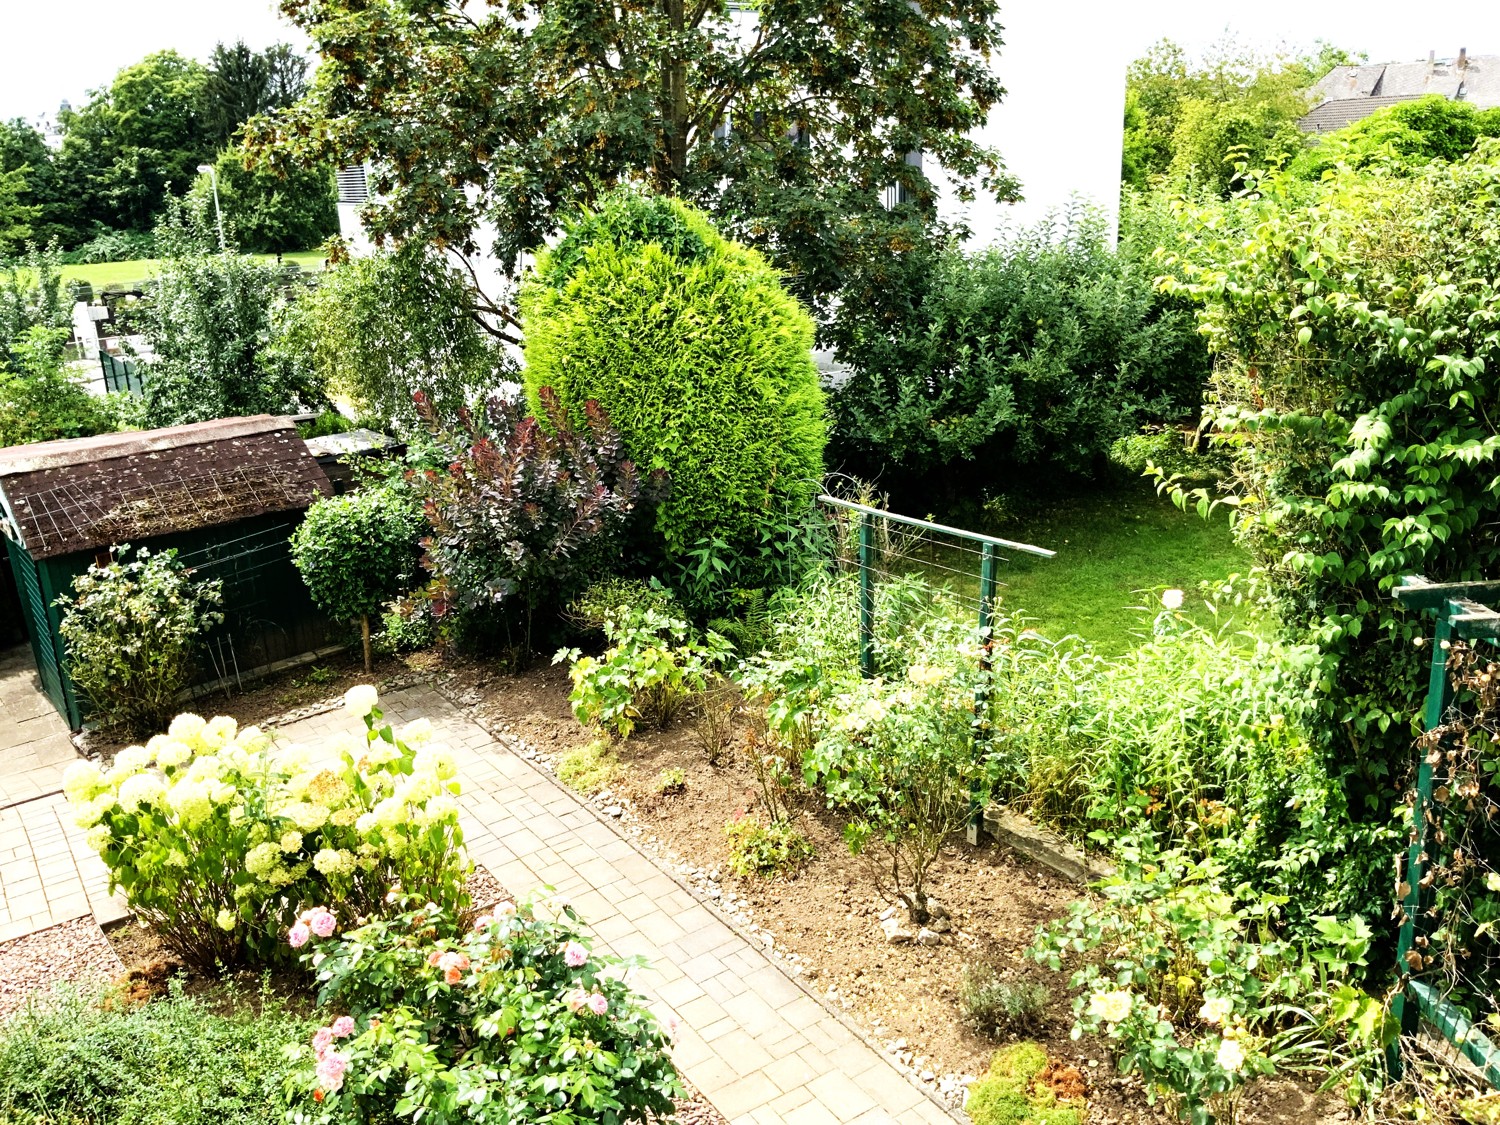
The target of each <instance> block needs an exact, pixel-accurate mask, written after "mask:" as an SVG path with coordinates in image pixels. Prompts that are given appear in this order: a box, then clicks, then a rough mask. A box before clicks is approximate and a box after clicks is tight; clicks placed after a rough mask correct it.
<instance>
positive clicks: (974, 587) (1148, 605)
mask: <svg viewBox="0 0 1500 1125" xmlns="http://www.w3.org/2000/svg"><path fill="white" fill-rule="evenodd" d="M989 530H992V531H993V532H994V533H995V534H997V535H1000V536H1002V537H1004V538H1006V539H1010V540H1013V541H1017V542H1022V543H1031V544H1034V545H1036V546H1038V547H1047V548H1049V549H1051V550H1053V551H1056V552H1057V556H1056V557H1055V558H1051V559H1045V558H1037V557H1035V556H1032V555H1024V554H1020V553H1017V552H1012V553H1009V554H1005V555H1003V557H1004V558H1005V560H1006V561H1005V562H1004V563H1002V564H1001V566H1000V573H999V579H1000V582H1001V600H1002V603H1003V605H1004V607H1005V608H1006V609H1008V610H1010V611H1012V612H1018V613H1021V614H1023V615H1024V616H1025V617H1027V618H1028V619H1029V624H1030V625H1031V626H1032V627H1033V628H1035V629H1037V630H1038V631H1039V632H1041V633H1042V634H1043V635H1045V636H1048V637H1053V638H1057V637H1062V636H1066V635H1067V634H1070V633H1072V634H1076V635H1078V636H1080V637H1083V638H1084V639H1086V640H1088V641H1090V642H1092V644H1093V645H1094V647H1095V648H1096V649H1098V650H1099V651H1101V652H1104V653H1108V654H1119V653H1122V652H1125V651H1128V650H1129V649H1131V648H1133V647H1135V645H1137V644H1138V643H1139V642H1140V639H1141V638H1142V636H1144V635H1145V634H1147V633H1148V632H1149V631H1150V628H1151V622H1152V620H1153V619H1154V617H1155V616H1156V614H1157V612H1159V610H1160V608H1161V605H1160V597H1161V593H1162V591H1163V590H1166V589H1170V588H1173V587H1175V588H1177V589H1181V590H1184V591H1186V593H1187V604H1186V606H1185V609H1186V610H1187V611H1188V612H1189V614H1190V615H1191V616H1192V617H1193V619H1194V620H1197V621H1199V622H1201V623H1203V624H1205V625H1212V624H1213V622H1214V618H1213V616H1212V614H1211V613H1210V612H1209V611H1208V609H1207V608H1206V607H1205V605H1204V602H1203V599H1202V597H1200V596H1198V592H1197V588H1198V584H1199V583H1200V582H1204V581H1213V580H1221V579H1223V578H1225V577H1227V576H1228V575H1230V574H1236V573H1237V574H1244V573H1246V572H1247V571H1248V570H1249V569H1250V566H1251V560H1250V556H1249V554H1248V553H1246V552H1245V551H1244V550H1243V549H1242V548H1240V547H1239V546H1237V545H1236V544H1235V543H1234V541H1233V539H1232V538H1231V536H1230V532H1229V526H1228V523H1227V522H1226V520H1225V518H1224V516H1223V515H1218V516H1216V517H1215V518H1214V520H1213V521H1212V522H1209V521H1206V520H1203V519H1200V518H1199V517H1198V516H1197V514H1196V513H1185V512H1181V511H1179V510H1178V509H1177V508H1175V507H1174V506H1173V505H1172V503H1171V502H1170V501H1169V500H1166V499H1163V498H1161V497H1158V496H1157V495H1156V491H1155V488H1154V487H1153V485H1152V484H1151V482H1149V481H1146V480H1139V479H1130V478H1127V479H1124V480H1117V481H1111V482H1109V483H1107V484H1103V485H1101V486H1100V487H1099V488H1097V489H1095V490H1093V491H1090V492H1087V493H1083V494H1080V495H1076V496H1067V497H1060V498H1052V499H1048V500H1046V501H1040V500H1039V501H1034V502H1031V501H1028V502H1027V503H1026V505H1025V506H1024V507H1023V508H1022V509H1021V510H1020V511H1018V513H1017V514H1016V515H1014V516H1011V517H1009V518H1007V519H1006V520H1005V521H1004V522H1003V524H1001V525H1000V526H997V527H995V528H992V529H989ZM919 561H921V560H920V559H919ZM937 561H938V563H939V565H940V566H942V565H944V564H946V565H947V566H952V567H953V568H954V569H964V570H970V571H972V569H973V560H972V558H971V557H970V556H967V555H960V554H959V553H958V552H956V551H955V552H953V553H952V554H951V556H949V557H947V558H944V557H942V556H939V558H938V560H937ZM944 577H947V578H949V579H950V580H951V581H952V582H953V583H954V586H955V588H956V589H958V590H959V591H961V592H962V593H963V594H965V595H967V596H970V597H972V596H974V595H975V594H977V591H978V579H977V577H976V578H971V579H968V580H967V581H966V580H964V579H960V578H954V577H953V576H952V574H951V573H949V574H945V575H944ZM1221 621H1222V618H1221ZM1238 624H1239V625H1240V626H1242V627H1248V626H1249V625H1252V624H1254V622H1253V621H1250V620H1249V619H1243V618H1242V620H1241V621H1239V622H1238Z"/></svg>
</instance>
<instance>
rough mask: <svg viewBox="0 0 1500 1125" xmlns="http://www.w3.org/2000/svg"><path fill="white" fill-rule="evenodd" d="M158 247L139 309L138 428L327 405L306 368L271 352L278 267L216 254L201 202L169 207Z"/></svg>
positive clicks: (208, 214) (278, 288) (210, 225)
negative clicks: (145, 350) (144, 348)
mask: <svg viewBox="0 0 1500 1125" xmlns="http://www.w3.org/2000/svg"><path fill="white" fill-rule="evenodd" d="M155 238H156V249H157V252H158V253H159V254H160V255H161V260H160V261H159V262H158V263H157V265H156V271H155V274H154V276H153V278H152V282H151V291H150V294H149V295H148V297H147V299H146V300H144V301H142V302H141V303H140V306H139V316H140V330H141V334H142V335H143V336H145V338H146V342H147V344H149V345H150V348H151V356H150V358H149V359H145V360H143V361H142V378H143V380H144V383H145V395H144V398H143V400H142V404H141V408H142V419H141V420H142V423H143V424H144V425H146V426H151V427H154V426H177V425H183V424H185V423H188V422H206V421H209V420H210V419H214V418H239V417H244V416H247V415H252V414H287V413H297V412H299V411H300V409H301V408H302V407H304V406H319V405H321V404H322V403H323V402H324V401H325V397H326V396H325V394H324V392H323V388H322V386H321V385H320V383H319V381H318V380H317V379H316V378H315V377H314V375H313V373H312V372H311V371H309V370H308V368H307V366H306V365H305V364H304V363H302V362H300V361H298V360H297V359H296V357H294V356H291V355H289V354H287V353H285V352H281V351H277V350H276V349H274V348H272V347H270V340H271V327H272V322H273V319H274V317H275V316H276V315H277V311H276V310H277V308H278V306H279V305H281V304H283V303H284V301H285V297H284V295H283V294H282V293H281V274H280V272H279V271H278V270H277V269H276V267H275V266H270V265H265V264H263V263H262V262H260V261H257V260H256V259H254V258H250V257H246V256H245V255H242V254H237V253H232V252H231V253H222V252H220V249H219V242H218V236H217V234H216V232H215V229H214V225H213V220H212V218H211V211H205V209H204V208H203V206H202V201H201V200H199V201H198V202H197V204H196V205H195V204H194V203H192V202H180V201H177V200H173V201H171V202H170V203H169V204H168V209H167V214H166V216H165V217H164V218H163V219H162V221H161V222H160V223H159V224H158V226H157V228H156V235H155Z"/></svg>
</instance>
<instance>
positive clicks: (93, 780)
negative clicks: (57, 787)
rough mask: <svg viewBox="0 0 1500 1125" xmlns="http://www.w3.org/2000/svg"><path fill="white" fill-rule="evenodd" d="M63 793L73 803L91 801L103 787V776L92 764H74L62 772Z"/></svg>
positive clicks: (80, 762)
mask: <svg viewBox="0 0 1500 1125" xmlns="http://www.w3.org/2000/svg"><path fill="white" fill-rule="evenodd" d="M62 784H63V792H64V793H66V794H67V795H68V800H70V801H73V802H74V803H79V802H82V801H88V800H92V799H93V797H94V795H95V794H96V793H98V792H99V790H100V788H101V787H102V786H103V785H104V774H103V773H101V772H100V770H99V767H98V766H96V765H95V764H94V763H93V762H82V761H79V762H74V763H73V764H72V765H70V766H69V767H68V768H67V769H66V770H64V771H63V779H62Z"/></svg>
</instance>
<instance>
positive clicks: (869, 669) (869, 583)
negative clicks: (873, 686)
mask: <svg viewBox="0 0 1500 1125" xmlns="http://www.w3.org/2000/svg"><path fill="white" fill-rule="evenodd" d="M874 571H875V517H874V516H873V515H871V514H870V513H869V512H865V513H863V514H862V515H861V516H860V521H859V670H860V672H862V673H863V674H864V675H866V676H873V675H874V674H875V574H874Z"/></svg>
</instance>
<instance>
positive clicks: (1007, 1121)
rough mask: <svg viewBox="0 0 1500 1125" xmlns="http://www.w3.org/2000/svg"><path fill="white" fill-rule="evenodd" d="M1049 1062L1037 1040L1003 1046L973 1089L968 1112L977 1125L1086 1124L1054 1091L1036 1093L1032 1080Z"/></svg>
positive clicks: (1076, 1111) (965, 1110)
mask: <svg viewBox="0 0 1500 1125" xmlns="http://www.w3.org/2000/svg"><path fill="white" fill-rule="evenodd" d="M1046 1065H1047V1052H1046V1051H1044V1050H1043V1049H1042V1048H1041V1047H1039V1046H1037V1044H1035V1043H1014V1044H1012V1045H1011V1046H1009V1047H1002V1048H1001V1049H1000V1050H998V1051H996V1052H995V1057H994V1058H993V1059H991V1060H990V1069H989V1071H988V1073H986V1074H985V1076H984V1077H983V1078H981V1079H980V1080H979V1081H978V1082H976V1083H974V1085H973V1086H971V1087H970V1088H969V1100H968V1101H967V1102H965V1103H964V1112H965V1113H967V1114H968V1115H969V1119H970V1120H971V1121H973V1122H974V1125H1082V1121H1083V1118H1082V1114H1081V1113H1080V1112H1079V1110H1078V1109H1076V1108H1074V1107H1073V1106H1068V1105H1058V1104H1057V1098H1056V1095H1054V1094H1053V1093H1052V1091H1051V1090H1039V1091H1036V1092H1032V1090H1031V1081H1032V1079H1034V1078H1035V1077H1036V1076H1037V1075H1038V1074H1040V1073H1041V1072H1042V1068H1043V1067H1045V1066H1046Z"/></svg>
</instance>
